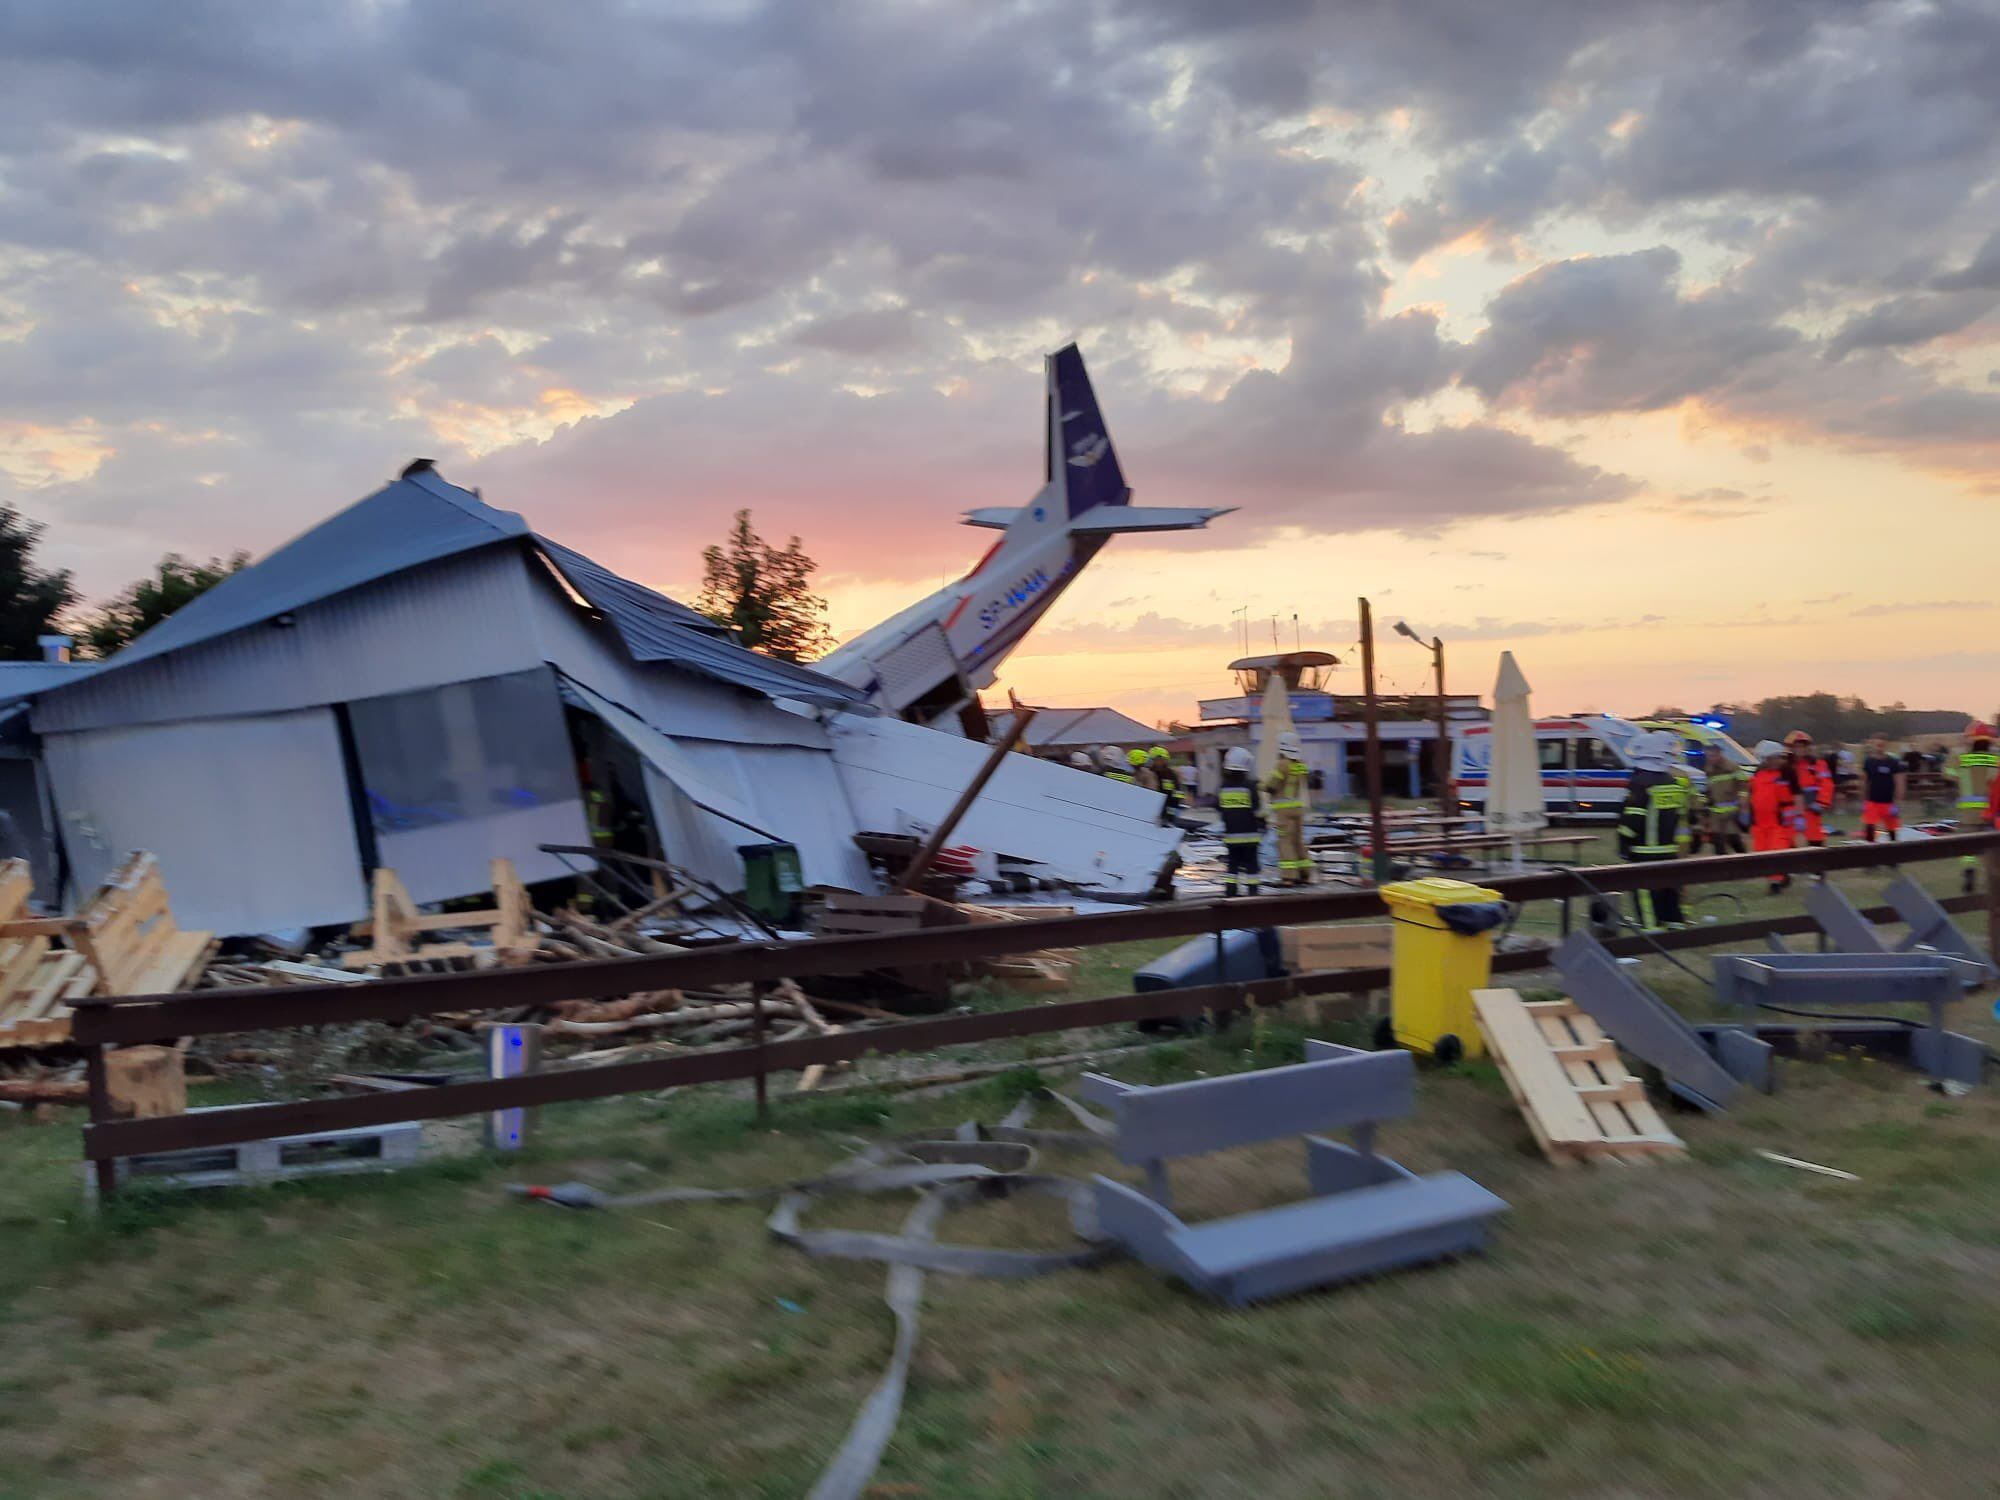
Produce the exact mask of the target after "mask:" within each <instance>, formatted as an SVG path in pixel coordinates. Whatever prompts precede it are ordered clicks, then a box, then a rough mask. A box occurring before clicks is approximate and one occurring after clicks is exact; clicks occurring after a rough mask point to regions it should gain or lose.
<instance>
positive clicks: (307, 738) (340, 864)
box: [44, 708, 368, 934]
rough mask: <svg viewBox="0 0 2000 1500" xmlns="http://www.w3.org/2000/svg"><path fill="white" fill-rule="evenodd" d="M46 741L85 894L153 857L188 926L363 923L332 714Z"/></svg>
mask: <svg viewBox="0 0 2000 1500" xmlns="http://www.w3.org/2000/svg"><path fill="white" fill-rule="evenodd" d="M44 746H45V752H46V755H47V760H48V767H49V772H50V775H51V777H52V779H53V781H54V783H55V799H56V811H57V815H58V817H59V818H60V819H61V823H62V833H63V842H64V844H65V846H66V847H67V848H68V850H69V856H70V862H71V866H72V883H73V885H74V887H75V888H76V890H77V891H78V892H80V893H81V895H82V896H83V897H86V898H87V897H88V895H89V893H90V892H91V891H93V890H95V889H96V887H97V886H98V885H99V884H100V883H101V882H102V881H103V879H104V877H105V876H106V875H108V874H109V873H110V872H111V870H112V867H113V866H115V865H116V864H117V863H118V862H119V861H120V860H122V859H123V858H124V857H125V856H126V855H127V854H129V853H131V852H132V851H133V850H135V849H149V850H151V851H152V852H153V853H154V854H156V855H157V856H158V857H159V861H160V874H161V876H162V877H163V878H164V879H165V880H166V883H167V895H168V897H169V899H170V900H171V901H172V903H173V910H174V917H175V920H176V921H178V922H179V923H180V925H181V926H182V927H191V928H207V929H211V930H213V931H216V932H220V933H224V934H233V933H253V932H265V931H269V930H271V929H274V928H283V927H294V926H305V925H313V924H317V923H321V922H344V921H352V920H355V919H357V918H359V917H361V916H363V915H365V914H366V912H367V909H368V894H367V887H366V885H365V884H364V882H363V880H362V877H361V851H360V849H359V847H358V845H357V844H356V842H355V837H354V818H353V814H352V811H351V809H350V807H349V803H348V798H347V774H346V771H345V768H344V767H343V766H342V764H341V757H340V736H339V732H338V731H337V730H336V728H335V726H334V716H333V711H332V710H331V709H325V708H318V709H308V710H305V711H303V712H297V713H284V714H260V715H257V716H256V717H254V718H234V719H205V720H202V721H200V722H197V723H191V724H158V725H146V726H139V727H132V728H122V729H99V730H86V731H82V732H79V733H73V734H52V735H49V736H48V737H47V738H46V740H45V741H44Z"/></svg>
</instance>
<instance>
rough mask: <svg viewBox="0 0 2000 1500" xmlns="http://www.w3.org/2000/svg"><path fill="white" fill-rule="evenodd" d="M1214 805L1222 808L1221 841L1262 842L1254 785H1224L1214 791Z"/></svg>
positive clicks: (1230, 842)
mask: <svg viewBox="0 0 2000 1500" xmlns="http://www.w3.org/2000/svg"><path fill="white" fill-rule="evenodd" d="M1215 803H1216V806H1217V807H1219V808H1221V809H1222V842H1223V843H1225V844H1256V843H1261V842H1263V838H1264V831H1263V829H1261V828H1259V827H1258V826H1257V825H1258V822H1259V819H1258V817H1257V792H1256V789H1255V788H1254V787H1248V786H1225V787H1224V788H1223V789H1222V790H1221V791H1220V792H1218V793H1216V797H1215Z"/></svg>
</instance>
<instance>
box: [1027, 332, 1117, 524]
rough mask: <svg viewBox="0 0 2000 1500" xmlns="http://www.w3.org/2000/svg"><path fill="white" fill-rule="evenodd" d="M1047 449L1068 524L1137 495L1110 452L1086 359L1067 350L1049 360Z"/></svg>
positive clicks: (1048, 474) (1047, 465)
mask: <svg viewBox="0 0 2000 1500" xmlns="http://www.w3.org/2000/svg"><path fill="white" fill-rule="evenodd" d="M1048 401H1049V408H1048V416H1049V427H1048V447H1047V450H1046V452H1045V454H1044V460H1043V467H1044V471H1045V473H1044V477H1045V478H1046V479H1047V480H1048V481H1049V483H1050V484H1051V485H1052V486H1055V485H1058V484H1059V485H1060V488H1061V492H1062V495H1063V498H1064V500H1065V501H1066V502H1067V505H1066V507H1065V510H1066V515H1067V518H1068V519H1071V520H1074V519H1075V518H1076V517H1078V516H1080V515H1082V514H1083V513H1084V512H1085V511H1087V510H1095V509H1096V508H1097V507H1098V506H1100V505H1129V504H1131V502H1132V491H1131V489H1130V487H1129V486H1127V485H1126V483H1125V471H1124V470H1123V469H1121V468H1119V467H1118V450H1117V449H1115V448H1113V447H1112V446H1111V433H1110V431H1109V430H1108V429H1107V428H1106V427H1105V424H1104V413H1103V412H1101V411H1099V410H1098V409H1097V392H1095V391H1094V390H1092V389H1091V388H1090V372H1089V371H1088V370H1086V369H1084V367H1083V353H1082V351H1081V350H1079V349H1078V348H1077V347H1076V345H1074V344H1065V345H1063V347H1062V348H1060V349H1058V350H1056V352H1055V353H1054V354H1051V355H1050V356H1049V359H1048Z"/></svg>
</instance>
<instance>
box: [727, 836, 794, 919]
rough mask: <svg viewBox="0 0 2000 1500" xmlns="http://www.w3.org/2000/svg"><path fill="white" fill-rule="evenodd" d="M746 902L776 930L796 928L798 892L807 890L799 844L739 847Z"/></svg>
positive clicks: (744, 899)
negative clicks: (777, 928) (800, 859)
mask: <svg viewBox="0 0 2000 1500" xmlns="http://www.w3.org/2000/svg"><path fill="white" fill-rule="evenodd" d="M736 852H737V853H738V854H740V855H742V856H743V903H744V905H746V906H748V907H749V908H750V909H751V910H752V911H754V912H756V913H757V915H758V916H760V917H762V918H763V919H764V920H765V921H767V922H769V923H771V924H772V925H773V926H774V927H796V926H797V925H798V922H799V892H801V891H803V890H804V889H805V888H806V882H805V876H804V874H803V873H802V871H801V870H800V867H799V851H798V846H797V845H796V844H739V845H737V847H736Z"/></svg>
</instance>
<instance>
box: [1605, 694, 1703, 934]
mask: <svg viewBox="0 0 2000 1500" xmlns="http://www.w3.org/2000/svg"><path fill="white" fill-rule="evenodd" d="M1631 754H1632V779H1631V781H1630V782H1629V783H1627V785H1626V791H1625V806H1624V808H1623V810H1622V811H1621V812H1620V814H1619V818H1618V854H1619V857H1620V858H1622V859H1624V860H1627V861H1629V862H1631V863H1633V864H1644V863H1651V862H1653V861H1656V860H1667V859H1673V858H1675V857H1676V856H1677V855H1678V854H1679V853H1680V843H1679V835H1680V825H1681V820H1682V819H1683V818H1685V817H1686V816H1687V811H1688V783H1687V780H1686V778H1684V777H1683V776H1681V775H1680V774H1679V773H1680V737H1679V736H1678V735H1676V734H1673V733H1671V732H1670V731H1664V730H1656V731H1654V732H1653V733H1651V734H1648V735H1644V736H1642V737H1641V738H1640V739H1638V740H1637V741H1635V742H1634V743H1633V746H1632V752H1631ZM1632 897H1633V901H1634V903H1635V904H1636V905H1637V907H1638V911H1639V925H1640V927H1642V928H1644V929H1646V930H1647V931H1649V932H1650V931H1653V930H1656V929H1658V928H1661V927H1685V926H1686V925H1687V920H1686V918H1685V917H1684V916H1683V915H1682V912H1681V893H1680V891H1679V890H1678V889H1676V888H1675V887H1673V886H1664V887H1662V888H1661V889H1659V890H1656V891H1634V892H1633V893H1632Z"/></svg>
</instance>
